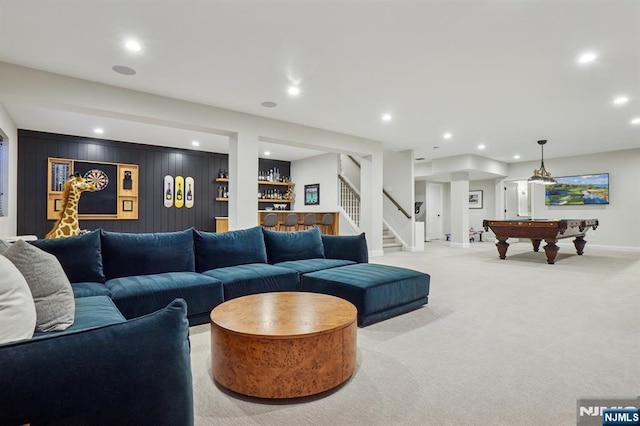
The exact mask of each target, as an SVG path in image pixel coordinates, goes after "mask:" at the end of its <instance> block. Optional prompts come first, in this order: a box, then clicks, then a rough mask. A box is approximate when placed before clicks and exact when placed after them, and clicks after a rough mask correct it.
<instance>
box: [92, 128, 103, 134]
mask: <svg viewBox="0 0 640 426" xmlns="http://www.w3.org/2000/svg"><path fill="white" fill-rule="evenodd" d="M93 133H95V134H97V135H101V134H103V133H104V129H101V128H100V127H96V128H95V129H93Z"/></svg>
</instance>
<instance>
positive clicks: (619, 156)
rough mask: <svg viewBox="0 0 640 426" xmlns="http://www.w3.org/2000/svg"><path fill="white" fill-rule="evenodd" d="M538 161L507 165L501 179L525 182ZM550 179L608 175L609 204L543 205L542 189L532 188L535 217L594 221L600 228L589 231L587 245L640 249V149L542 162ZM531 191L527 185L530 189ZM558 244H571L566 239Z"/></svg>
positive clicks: (540, 187) (539, 187)
mask: <svg viewBox="0 0 640 426" xmlns="http://www.w3.org/2000/svg"><path fill="white" fill-rule="evenodd" d="M538 166H539V162H527V163H517V164H511V165H510V167H509V176H508V177H507V178H505V180H519V179H527V178H528V177H529V175H530V174H531V170H533V169H535V168H537V167H538ZM545 167H546V168H547V170H550V171H551V173H552V176H554V177H558V176H567V175H580V174H592V173H609V204H608V205H584V206H545V203H544V189H543V187H542V186H541V185H540V186H538V187H534V190H533V194H532V207H533V209H532V210H533V211H534V212H535V217H536V218H572V219H591V218H593V219H598V220H599V221H600V226H599V228H598V229H597V230H595V231H589V232H588V233H587V236H586V237H585V239H586V240H587V241H588V243H587V248H586V250H588V249H589V245H599V246H607V247H611V248H622V249H624V248H633V249H637V248H640V227H638V226H637V222H638V218H639V217H640V148H639V149H631V150H624V151H614V152H608V153H603V154H591V155H581V156H575V157H566V158H555V159H551V160H547V159H545ZM530 188H531V186H530ZM559 244H571V241H570V239H567V240H560V242H559Z"/></svg>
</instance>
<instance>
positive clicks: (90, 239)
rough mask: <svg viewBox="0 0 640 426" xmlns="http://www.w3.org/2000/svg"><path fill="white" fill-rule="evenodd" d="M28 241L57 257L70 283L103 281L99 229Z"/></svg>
mask: <svg viewBox="0 0 640 426" xmlns="http://www.w3.org/2000/svg"><path fill="white" fill-rule="evenodd" d="M30 243H31V244H33V245H34V246H36V247H38V248H39V249H41V250H44V251H46V252H47V253H51V254H52V255H54V256H55V257H57V258H58V261H59V262H60V265H62V269H63V270H64V273H65V274H67V278H69V281H71V282H72V283H81V282H95V283H103V282H104V281H105V277H104V270H103V268H102V245H101V244H100V231H99V230H98V231H92V232H89V233H87V234H83V235H78V236H75V237H66V238H54V239H50V240H36V241H30Z"/></svg>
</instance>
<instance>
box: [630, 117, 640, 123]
mask: <svg viewBox="0 0 640 426" xmlns="http://www.w3.org/2000/svg"><path fill="white" fill-rule="evenodd" d="M631 124H640V117H636V118H634V119H633V120H631Z"/></svg>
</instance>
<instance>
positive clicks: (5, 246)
mask: <svg viewBox="0 0 640 426" xmlns="http://www.w3.org/2000/svg"><path fill="white" fill-rule="evenodd" d="M8 248H9V244H7V243H5V242H4V241H3V240H0V254H2V253H4V252H5V251H7V249H8Z"/></svg>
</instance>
